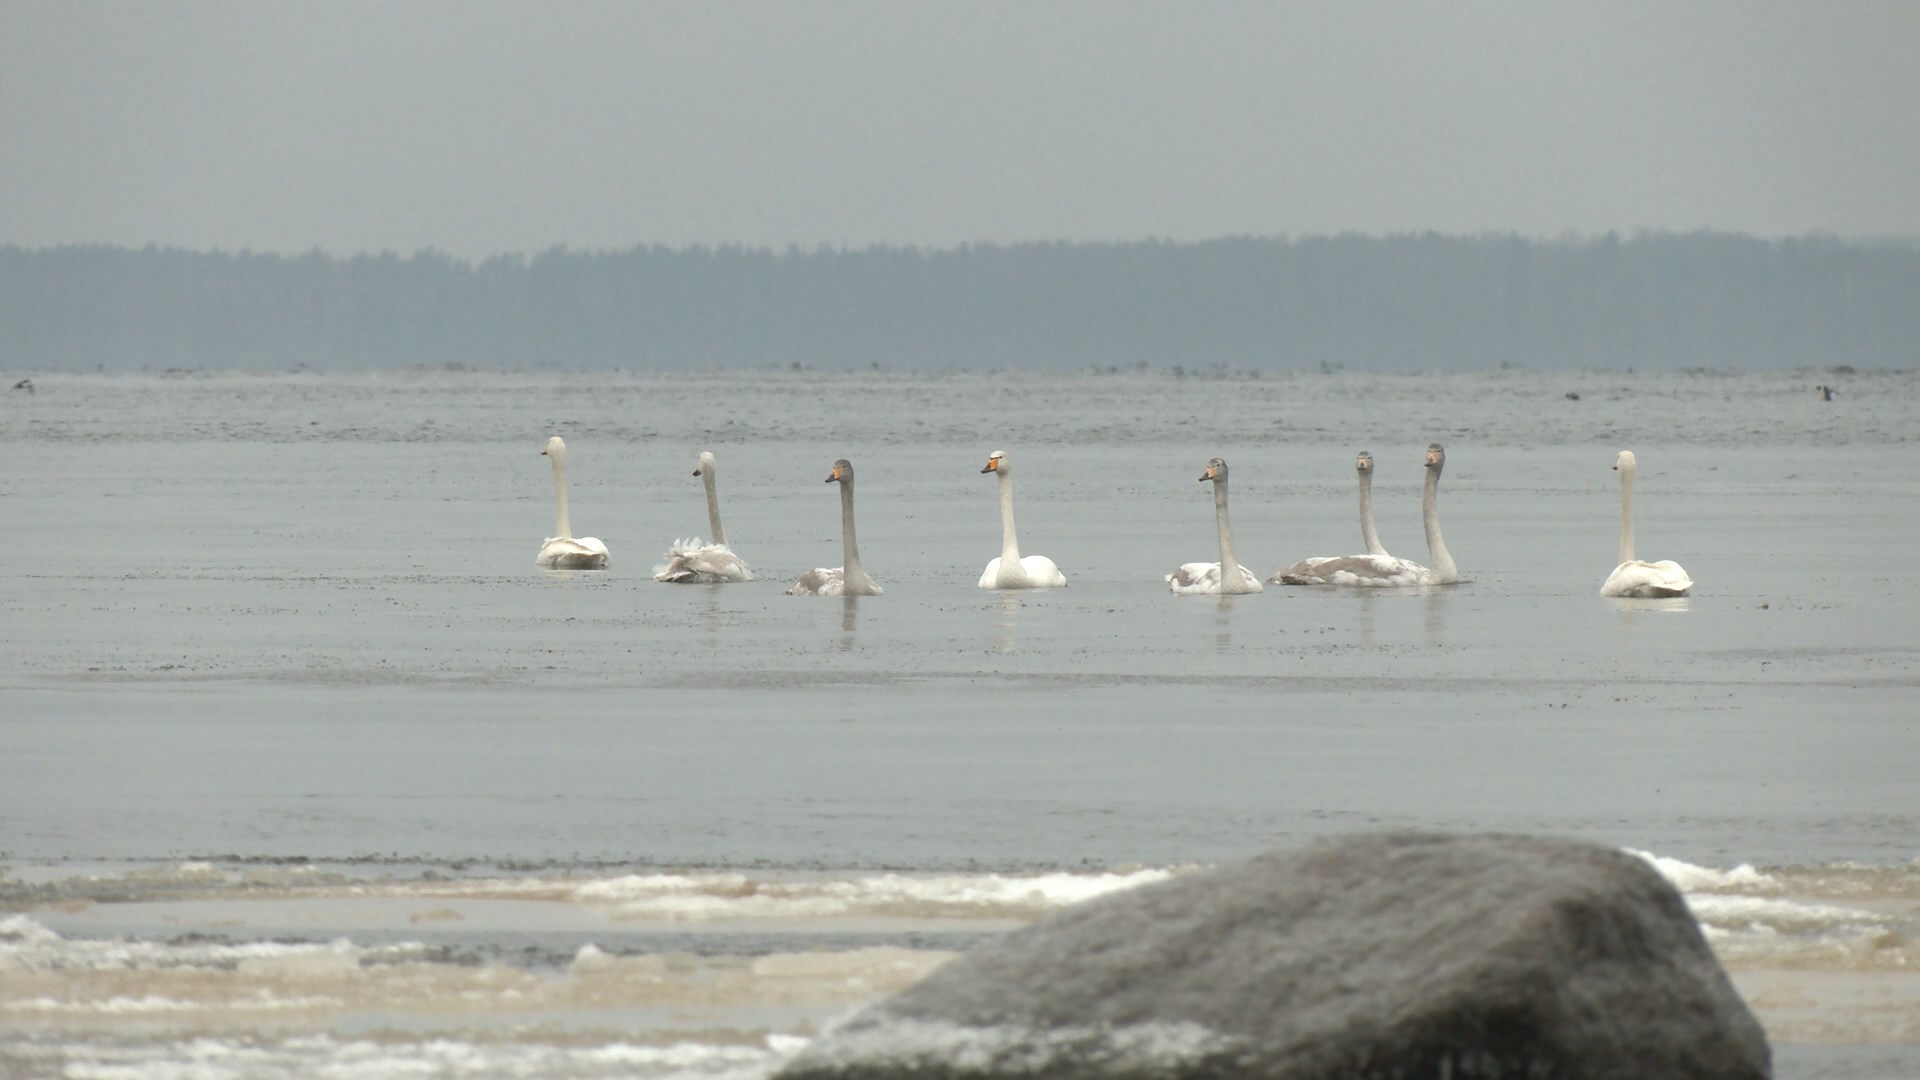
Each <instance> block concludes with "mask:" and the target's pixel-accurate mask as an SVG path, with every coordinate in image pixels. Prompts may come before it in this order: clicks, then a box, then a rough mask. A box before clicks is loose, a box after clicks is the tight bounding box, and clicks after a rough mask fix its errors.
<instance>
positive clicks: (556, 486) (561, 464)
mask: <svg viewBox="0 0 1920 1080" xmlns="http://www.w3.org/2000/svg"><path fill="white" fill-rule="evenodd" d="M553 490H554V498H555V499H556V501H557V502H558V504H559V506H558V510H559V512H558V514H557V515H556V516H555V520H554V523H553V535H554V536H556V537H559V538H560V539H562V540H571V539H572V538H573V526H572V525H571V524H569V523H568V522H567V462H566V459H565V458H561V457H555V458H554V459H553Z"/></svg>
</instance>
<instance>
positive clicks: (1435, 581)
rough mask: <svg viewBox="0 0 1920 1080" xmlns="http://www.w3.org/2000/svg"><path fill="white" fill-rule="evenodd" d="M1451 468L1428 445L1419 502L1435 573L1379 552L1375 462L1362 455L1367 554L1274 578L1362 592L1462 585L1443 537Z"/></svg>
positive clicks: (1309, 563) (1322, 561) (1307, 565)
mask: <svg viewBox="0 0 1920 1080" xmlns="http://www.w3.org/2000/svg"><path fill="white" fill-rule="evenodd" d="M1446 467H1447V452H1446V451H1445V450H1443V449H1441V448H1440V444H1439V443H1429V444H1428V445H1427V483H1426V491H1425V493H1424V494H1423V495H1422V496H1421V499H1420V513H1421V517H1422V518H1423V519H1424V520H1425V523H1426V527H1427V557H1428V558H1429V559H1430V560H1431V561H1432V563H1433V566H1432V567H1431V568H1428V567H1425V566H1421V565H1420V564H1419V563H1417V562H1413V561H1412V560H1410V559H1396V558H1394V557H1393V556H1391V555H1388V554H1387V553H1386V549H1384V548H1380V549H1379V550H1377V551H1375V550H1373V549H1375V548H1377V547H1378V546H1379V543H1380V538H1379V537H1378V536H1377V535H1373V534H1372V529H1371V526H1372V524H1373V499H1372V497H1371V487H1372V485H1371V483H1370V482H1369V473H1371V472H1372V469H1373V459H1372V458H1371V457H1370V456H1368V455H1366V454H1362V455H1361V460H1360V461H1359V462H1356V463H1355V468H1357V469H1358V470H1359V472H1360V477H1361V479H1360V529H1361V534H1362V536H1363V537H1364V538H1365V539H1366V540H1367V546H1368V549H1369V554H1366V555H1341V556H1337V557H1333V558H1327V557H1321V558H1315V559H1306V560H1304V561H1302V562H1297V563H1294V564H1293V565H1292V566H1289V567H1287V568H1286V569H1285V570H1282V571H1280V572H1279V573H1277V574H1275V575H1273V577H1272V579H1271V580H1272V581H1274V582H1275V583H1277V584H1281V585H1350V586H1356V587H1361V588H1401V587H1405V586H1410V585H1451V584H1453V583H1454V582H1456V581H1459V580H1460V571H1459V570H1458V569H1457V568H1455V566H1454V565H1453V556H1452V555H1450V554H1448V552H1447V541H1446V538H1444V537H1442V536H1441V535H1440V509H1439V505H1438V503H1439V498H1440V473H1441V471H1442V470H1444V469H1445V468H1446Z"/></svg>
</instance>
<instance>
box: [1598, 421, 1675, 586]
mask: <svg viewBox="0 0 1920 1080" xmlns="http://www.w3.org/2000/svg"><path fill="white" fill-rule="evenodd" d="M1613 467H1614V470H1615V471H1617V472H1618V473H1619V474H1620V565H1618V566H1616V567H1614V568H1613V573H1611V574H1608V575H1607V580H1606V581H1605V582H1604V583H1603V584H1602V585H1601V586H1600V595H1601V596H1632V597H1642V598H1652V597H1664V596H1685V595H1687V592H1688V590H1690V589H1692V588H1693V579H1692V578H1690V577H1688V576H1687V572H1686V570H1684V569H1682V568H1681V566H1680V564H1679V563H1677V562H1674V561H1673V560H1671V559H1662V560H1660V561H1659V562H1642V561H1640V560H1639V559H1636V558H1634V557H1633V477H1634V474H1635V472H1637V471H1638V469H1639V467H1640V463H1639V460H1638V459H1636V458H1635V457H1634V456H1633V451H1631V450H1622V451H1620V456H1619V457H1617V458H1615V459H1614V462H1613Z"/></svg>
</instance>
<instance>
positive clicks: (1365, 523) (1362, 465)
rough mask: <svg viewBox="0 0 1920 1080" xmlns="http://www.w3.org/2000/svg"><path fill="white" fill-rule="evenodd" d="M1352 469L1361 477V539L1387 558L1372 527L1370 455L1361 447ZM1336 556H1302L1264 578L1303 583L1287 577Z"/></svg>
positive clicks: (1306, 572)
mask: <svg viewBox="0 0 1920 1080" xmlns="http://www.w3.org/2000/svg"><path fill="white" fill-rule="evenodd" d="M1353 471H1354V472H1355V473H1356V474H1357V475H1358V476H1359V477H1360V542H1361V543H1363V544H1365V545H1367V554H1368V555H1379V556H1381V557H1383V558H1390V557H1391V556H1388V555H1387V549H1386V546H1385V545H1383V544H1382V543H1380V534H1379V533H1378V532H1375V531H1374V528H1373V455H1372V454H1370V453H1368V452H1367V451H1365V450H1362V451H1360V453H1359V455H1358V456H1357V457H1355V458H1354V459H1353ZM1338 558H1341V556H1338V555H1316V556H1314V557H1312V558H1310V559H1302V560H1300V561H1299V562H1297V563H1294V564H1293V565H1292V566H1289V567H1287V568H1286V569H1285V570H1281V571H1279V572H1278V573H1276V574H1274V575H1273V576H1272V577H1270V578H1268V579H1267V581H1268V582H1270V583H1272V584H1274V585H1296V584H1303V583H1305V582H1302V581H1291V580H1288V579H1289V578H1290V577H1291V578H1304V577H1308V576H1311V575H1312V573H1313V569H1314V567H1316V566H1319V565H1321V564H1322V563H1329V562H1332V561H1333V560H1335V559H1338Z"/></svg>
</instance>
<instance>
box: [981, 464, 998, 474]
mask: <svg viewBox="0 0 1920 1080" xmlns="http://www.w3.org/2000/svg"><path fill="white" fill-rule="evenodd" d="M980 471H981V472H983V473H990V472H999V471H1000V463H999V462H997V461H989V462H987V464H986V467H985V468H983V469H981V470H980Z"/></svg>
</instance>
